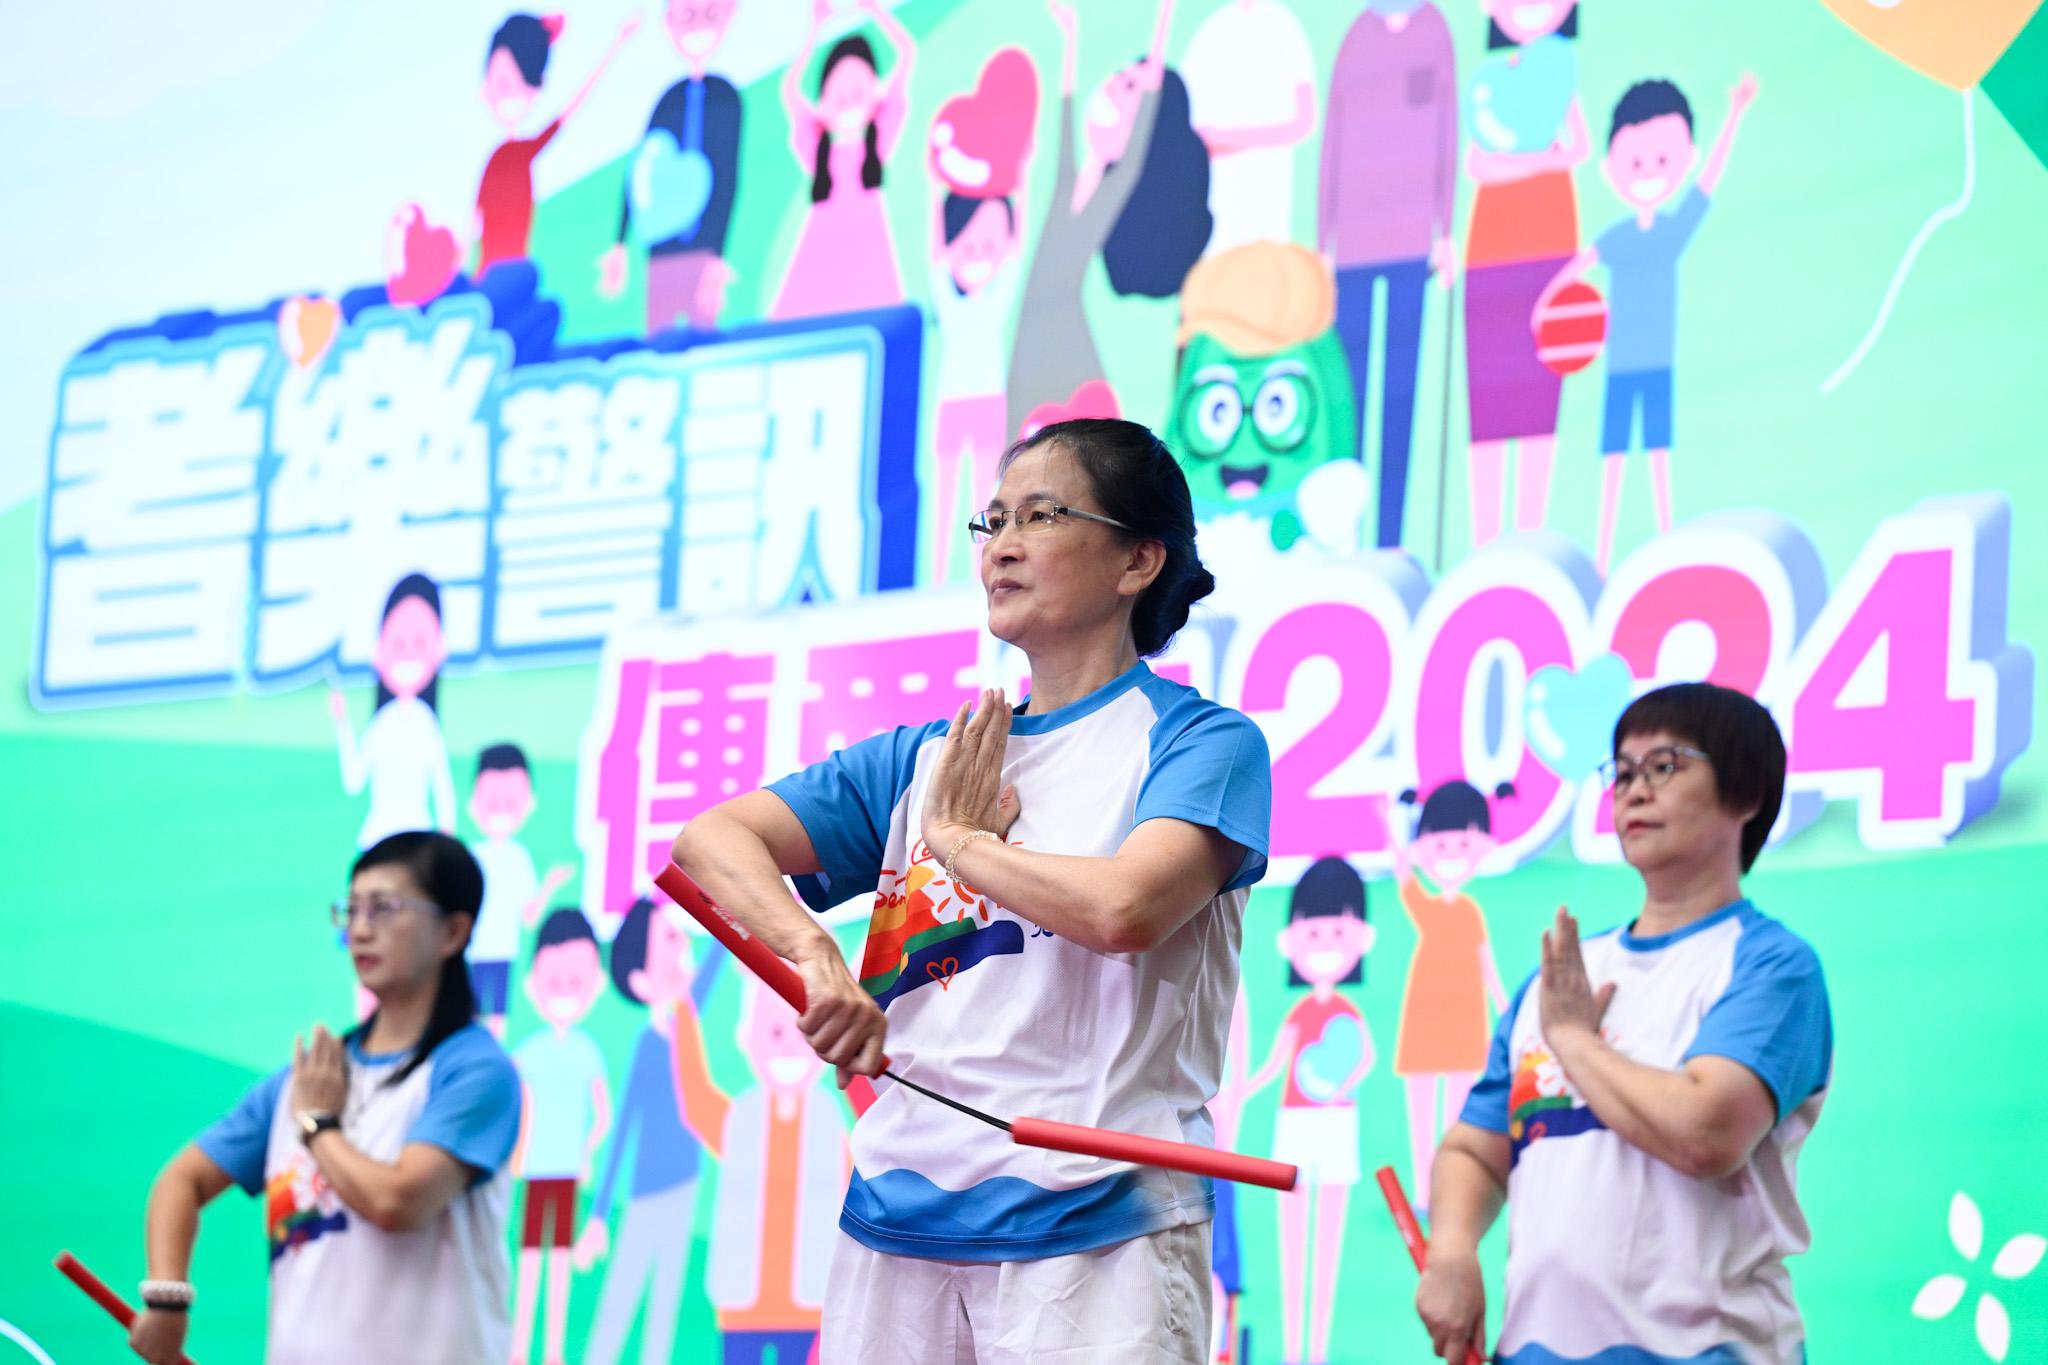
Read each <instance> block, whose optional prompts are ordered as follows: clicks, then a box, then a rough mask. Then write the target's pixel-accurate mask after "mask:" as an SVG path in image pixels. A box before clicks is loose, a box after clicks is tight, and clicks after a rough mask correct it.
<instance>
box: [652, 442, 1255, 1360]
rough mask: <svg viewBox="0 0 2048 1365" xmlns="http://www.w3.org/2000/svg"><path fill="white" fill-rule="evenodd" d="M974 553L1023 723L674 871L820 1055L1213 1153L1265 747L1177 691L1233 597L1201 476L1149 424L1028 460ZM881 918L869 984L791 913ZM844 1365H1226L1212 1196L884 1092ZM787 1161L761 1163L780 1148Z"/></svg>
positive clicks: (743, 814) (906, 732)
mask: <svg viewBox="0 0 2048 1365" xmlns="http://www.w3.org/2000/svg"><path fill="white" fill-rule="evenodd" d="M997 478H998V483H997V487H996V490H995V494H994V496H993V497H992V498H991V499H990V500H989V504H988V508H987V510H986V511H984V512H983V513H981V514H980V515H979V516H977V517H975V518H974V519H973V521H972V522H971V523H970V527H969V529H970V530H971V531H972V533H973V535H974V538H975V539H976V540H977V541H979V542H980V544H981V581H982V586H983V588H984V589H985V591H986V594H987V598H988V627H989V630H990V632H991V633H993V634H994V635H995V636H996V637H997V638H999V639H1002V640H1005V641H1008V642H1009V643H1010V644H1012V645H1014V646H1016V647H1017V648H1019V649H1021V650H1022V651H1023V652H1024V654H1025V655H1026V657H1027V658H1028V660H1029V663H1030V670H1031V689H1032V690H1031V695H1030V696H1029V697H1028V698H1027V699H1026V700H1025V701H1024V702H1023V703H1022V704H1020V705H1018V706H1017V707H1015V708H1012V706H1011V705H1010V703H1009V702H1008V701H1007V700H1006V699H1005V698H1004V697H1003V695H1002V694H1001V693H1000V692H984V693H983V694H982V696H981V699H980V703H979V705H978V706H977V707H975V708H974V709H973V710H972V711H971V712H970V709H969V707H968V706H966V705H963V706H961V707H960V709H959V710H958V711H957V712H956V713H955V714H954V715H953V717H952V718H951V719H950V721H949V720H945V719H938V720H934V721H933V722H932V723H930V724H928V725H920V726H911V727H905V728H902V729H898V730H894V731H890V732H887V733H884V734H881V735H877V736H875V737H874V738H872V739H869V740H865V741H863V742H862V743H859V744H855V745H853V746H851V747H849V748H847V749H845V750H842V751H841V752H839V753H837V754H834V755H833V756H832V757H831V758H828V759H826V760H825V761H824V762H822V763H819V764H816V765H814V766H813V767H810V768H808V769H805V770H804V771H802V772H799V773H796V774H794V775H792V776H790V777H787V778H784V779H783V780H781V781H779V782H776V783H774V784H773V785H772V786H770V787H768V788H767V789H765V790H762V791H757V792H752V793H749V794H746V795H743V796H739V797H736V798H734V799H733V800H731V801H728V802H726V803H725V804H723V805H721V806H718V807H715V808H714V809H712V810H711V811H709V812H707V813H705V814H704V815H701V816H699V817H698V818H697V819H696V820H694V821H692V822H691V823H690V824H689V826H688V827H687V828H685V829H684V831H683V833H682V834H681V835H680V836H679V837H678V838H677V840H676V849H675V853H676V859H677V861H678V862H679V863H681V865H682V866H683V868H684V870H686V871H687V872H689V873H690V874H691V875H692V876H693V877H695V878H696V879H697V880H698V881H699V882H700V883H701V884H702V885H703V886H704V888H705V890H707V891H708V892H710V894H711V895H712V897H713V898H714V899H716V900H718V901H720V902H721V903H723V905H724V906H725V907H726V908H727V909H728V910H729V911H730V912H731V913H732V914H733V915H734V916H735V917H736V918H737V919H739V920H740V921H741V922H742V923H743V924H745V925H746V927H747V928H748V929H750V930H751V931H752V932H754V933H755V934H757V935H759V936H760V937H761V938H762V939H763V940H765V941H766V942H767V944H768V945H769V946H770V947H771V948H773V949H775V951H777V952H778V953H780V954H781V955H782V956H783V957H785V958H788V959H789V960H790V961H791V962H793V963H794V964H795V965H796V967H797V969H798V971H799V972H800V973H801V974H802V976H803V979H804V986H805V989H806V992H807V994H808V1000H809V1008H808V1009H807V1010H806V1011H805V1013H804V1015H803V1017H802V1018H801V1019H800V1020H799V1021H798V1027H799V1028H800V1029H801V1030H802V1031H803V1033H804V1034H805V1036H806V1037H807V1038H808V1039H809V1041H810V1042H811V1044H812V1046H813V1047H814V1048H816V1050H817V1052H818V1054H819V1055H820V1056H821V1057H823V1058H824V1059H825V1060H826V1061H827V1062H830V1063H832V1064H834V1065H835V1066H837V1067H838V1068H839V1069H840V1076H841V1082H842V1084H843V1083H844V1081H845V1078H846V1076H847V1075H848V1074H849V1073H859V1074H862V1075H870V1076H871V1075H874V1074H876V1073H877V1071H878V1070H879V1069H880V1067H881V1065H882V1059H883V1055H884V1049H885V1037H884V1035H885V1034H886V1050H887V1053H888V1056H889V1058H890V1061H891V1064H892V1066H893V1068H894V1069H895V1070H898V1071H900V1072H902V1073H903V1074H904V1075H905V1076H907V1077H908V1078H909V1079H910V1080H912V1081H915V1082H917V1083H919V1084H923V1085H929V1086H931V1087H933V1088H935V1089H938V1090H940V1091H943V1092H944V1093H945V1094H947V1095H949V1096H952V1097H954V1098H957V1099H959V1100H962V1101H964V1102H966V1103H968V1104H971V1105H975V1106H977V1107H981V1108H984V1109H988V1110H993V1111H996V1112H999V1113H1026V1114H1033V1115H1039V1116H1043V1117H1046V1118H1051V1119H1059V1120H1065V1121H1067V1122H1072V1123H1083V1124H1094V1125H1100V1126H1104V1127H1109V1128H1116V1129H1122V1130H1125V1131H1129V1132H1134V1133H1141V1134H1145V1135H1148V1136H1153V1137H1160V1138H1167V1139H1172V1140H1175V1141H1186V1142H1199V1143H1208V1142H1211V1141H1213V1129H1212V1126H1211V1123H1210V1120H1209V1115H1208V1112H1207V1110H1206V1109H1205V1107H1204V1106H1205V1105H1206V1104H1207V1102H1208V1101H1209V1100H1210V1098H1211V1097H1212V1096H1214V1094H1215V1093H1216V1089H1217V1083H1218V1079H1219V1076H1220V1073H1221V1068H1222V1061H1223V1048H1224V1037H1225V1034H1226V1032H1227V1030H1228V1027H1229V1023H1230V1013H1231V1005H1232V1002H1233V998H1234V994H1235V991H1236V989H1237V959H1238V943H1239V938H1240V932H1241V927H1242V926H1241V921H1242V915H1243V910H1244V903H1245V899H1246V896H1247V894H1248V888H1249V887H1250V885H1251V884H1252V883H1253V882H1254V881H1256V880H1258V878H1259V877H1260V876H1261V875H1262V874H1263V872H1264V870H1265V863H1266V857H1265V855H1266V843H1267V824H1268V815H1269V812H1270V808H1271V797H1272V790H1271V788H1272V774H1271V770H1270V767H1269V765H1268V760H1267V756H1266V745H1265V741H1264V739H1263V737H1262V736H1261V735H1260V733H1259V731H1258V729H1257V728H1256V727H1255V726H1253V725H1252V723H1251V722H1250V721H1249V720H1248V719H1246V718H1245V717H1244V716H1243V715H1242V714H1240V713H1239V712H1236V711H1232V710H1230V709H1228V708H1226V707H1222V706H1218V705H1216V704H1215V703H1213V702H1210V701H1206V700H1204V699H1203V698H1201V697H1200V696H1198V695H1197V694H1196V693H1195V692H1194V691H1193V690H1192V689H1191V688H1187V687H1182V686H1180V685H1178V684H1176V683H1172V682H1169V681H1167V680H1165V679H1163V678H1161V677H1159V676H1158V675H1156V674H1154V673H1153V672H1152V670H1151V669H1150V668H1148V667H1147V666H1146V664H1145V662H1144V660H1145V658H1146V657H1148V656H1150V655H1154V654H1157V653H1159V652H1160V651H1162V650H1163V649H1165V648H1166V646H1167V643H1168V642H1169V641H1170V640H1171V639H1172V637H1173V635H1174V633H1175V632H1176V631H1177V630H1179V629H1180V628H1181V627H1182V626H1183V625H1185V624H1186V622H1187V617H1188V608H1189V606H1190V604H1191V603H1193V602H1195V601H1196V600H1198V599H1200V598H1202V597H1204V596H1206V595H1207V594H1208V593H1209V592H1210V591H1211V590H1212V588H1213V587H1214V586H1215V584H1214V580H1213V579H1212V578H1211V577H1210V576H1209V573H1208V571H1207V570H1205V569H1204V568H1203V567H1202V565H1201V562H1200V561H1199V560H1198V559H1197V558H1196V555H1195V523H1194V514H1193V510H1192V507H1191V504H1190V502H1189V498H1188V489H1187V483H1186V480H1185V479H1184V478H1183V477H1182V475H1181V471H1180V468H1179V466H1178V465H1177V464H1175V462H1174V459H1173V457H1172V455H1171V454H1169V453H1168V451H1167V450H1166V447H1165V446H1164V445H1162V444H1161V443H1160V441H1159V440H1158V438H1157V437H1155V436H1154V435H1153V434H1152V433H1151V432H1150V431H1148V430H1146V429H1145V428H1144V427H1141V426H1138V425H1136V424H1134V423H1130V422H1119V421H1107V420H1087V421H1071V422H1061V423H1056V424H1054V425H1051V426H1048V427H1046V428H1044V429H1043V430H1041V431H1040V432H1038V433H1037V434H1036V435H1034V436H1033V437H1031V438H1030V439H1029V440H1026V441H1023V442H1020V443H1019V444H1018V445H1016V446H1015V447H1013V448H1012V449H1011V450H1010V452H1009V454H1008V455H1007V456H1006V457H1005V458H1004V461H1003V463H1002V465H1001V467H1000V468H999V470H998V473H997ZM784 875H789V876H792V877H794V878H795V879H796V883H797V886H798V889H799V890H800V891H801V892H802V893H803V896H804V899H805V901H806V902H807V903H808V904H809V905H810V907H811V908H812V909H814V910H824V909H826V908H827V907H829V906H832V905H835V904H837V903H839V902H841V901H844V900H846V899H848V898H850V897H853V896H856V895H868V896H872V897H873V898H874V911H873V916H872V919H871V921H870V925H869V929H868V940H867V947H866V951H865V953H864V954H863V956H862V960H861V962H860V963H859V965H858V967H857V968H856V969H849V967H848V964H847V963H846V961H845V960H844V959H843V958H842V957H841V955H840V953H839V949H838V947H837V945H836V944H835V943H834V941H833V939H832V938H831V936H830V935H829V934H827V933H826V932H825V931H824V930H822V929H820V928H819V927H818V926H817V925H816V923H815V922H814V921H813V920H812V919H811V918H810V916H808V915H806V914H805V913H804V912H803V911H802V910H801V909H800V908H798V907H797V906H796V905H794V904H793V903H792V902H791V900H790V898H789V893H788V890H787V889H786V888H785V887H784V886H783V883H782V877H783V876H784ZM877 1089H878V1092H879V1096H880V1098H879V1099H878V1100H877V1101H876V1102H875V1104H874V1106H873V1107H872V1108H871V1109H869V1110H868V1111H867V1113H866V1114H865V1115H863V1116H862V1118H861V1120H860V1123H859V1124H858V1126H856V1128H855V1129H854V1134H853V1142H852V1153H853V1163H854V1172H853V1177H852V1180H851V1183H850V1186H849V1188H848V1190H847V1195H846V1202H845V1207H844V1210H843V1212H842V1214H841V1217H840V1229H841V1236H840V1238H839V1240H838V1243H837V1246H836V1248H835V1249H834V1251H833V1260H832V1266H831V1271H830V1274H829V1276H828V1279H827V1284H826V1288H825V1293H824V1299H825V1302H824V1305H823V1308H824V1343H823V1358H824V1359H826V1360H829V1361H832V1362H834V1363H835V1365H855V1363H856V1362H868V1361H877V1362H879V1361H888V1362H897V1361H903V1360H918V1359H943V1360H949V1361H976V1360H979V1361H991V1360H1017V1361H1024V1360H1040V1359H1046V1360H1052V1359H1059V1360H1078V1359H1094V1360H1172V1361H1188V1362H1197V1361H1201V1360H1203V1359H1204V1358H1205V1343H1206V1342H1207V1339H1208V1327H1207V1319H1208V1316H1209V1289H1208V1284H1209V1265H1208V1261H1209V1236H1208V1229H1207V1228H1206V1227H1204V1226H1203V1224H1205V1223H1206V1222H1207V1221H1208V1219H1209V1218H1210V1216H1211V1210H1212V1208H1213V1197H1212V1195H1211V1192H1210V1190H1209V1189H1208V1187H1207V1182H1206V1181H1204V1180H1201V1179H1199V1178H1195V1177H1189V1176H1182V1175H1177V1174H1173V1173H1169V1172H1166V1171H1161V1170H1157V1169H1150V1168H1135V1169H1134V1168H1132V1167H1130V1166H1128V1165H1121V1164H1118V1163H1112V1162H1105V1161H1099V1160H1096V1159H1094V1158H1091V1157H1081V1156H1073V1155H1068V1154H1065V1153H1058V1152H1047V1151H1041V1150H1035V1149H1031V1148H1025V1147H1017V1146H1014V1145H1012V1144H1010V1143H1008V1142H1005V1141H1003V1140H1002V1138H1001V1137H1000V1136H997V1135H994V1134H991V1133H990V1132H989V1130H988V1129H986V1128H985V1127H983V1126H981V1125H980V1124H978V1123H976V1122H975V1121H974V1120H972V1119H969V1118H965V1117H963V1116H961V1115H959V1114H956V1113H955V1112H954V1111H953V1110H951V1109H947V1108H944V1107H942V1106H940V1105H937V1104H934V1103H932V1102H930V1101H928V1100H925V1099H922V1098H920V1097H918V1096H916V1095H913V1094H911V1093H910V1092H909V1091H908V1090H907V1089H905V1088H904V1087H900V1086H897V1085H896V1084H894V1083H893V1082H891V1081H888V1080H886V1079H884V1080H883V1081H881V1082H880V1083H879V1085H878V1087H877ZM774 1141H775V1138H774V1135H773V1134H771V1135H770V1137H769V1143H770V1145H771V1146H772V1145H773V1143H774Z"/></svg>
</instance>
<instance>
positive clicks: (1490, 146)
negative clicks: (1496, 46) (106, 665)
mask: <svg viewBox="0 0 2048 1365" xmlns="http://www.w3.org/2000/svg"><path fill="white" fill-rule="evenodd" d="M1578 85H1579V62H1578V58H1577V57H1576V56H1574V55H1573V53H1572V45H1571V44H1570V43H1569V42H1567V41H1565V40H1564V39H1563V38H1560V37H1558V36H1557V35H1556V34H1552V35H1551V36H1550V37H1548V38H1539V39H1537V40H1536V41H1535V42H1533V43H1531V44H1529V45H1528V46H1527V47H1524V48H1516V49H1510V50H1509V51H1505V52H1502V53H1500V54H1499V55H1498V56H1495V57H1492V58H1489V59H1488V60H1486V61H1484V62H1481V63H1480V65H1479V70H1478V71H1476V72H1475V73H1473V76H1472V84H1471V85H1470V86H1469V87H1467V91H1466V96H1465V119H1466V126H1467V127H1469V128H1470V129H1471V130H1472V136H1473V137H1474V138H1475V139H1476V140H1477V141H1478V143H1479V145H1480V146H1482V147H1484V148H1486V149H1487V150H1488V151H1492V152H1540V151H1542V150H1543V149H1544V148H1546V147H1548V146H1550V145H1551V144H1552V143H1553V142H1556V141H1557V139H1558V137H1559V135H1560V134H1561V133H1562V131H1563V129H1564V116H1565V114H1566V112H1567V111H1568V110H1570V108H1571V105H1572V96H1573V95H1575V94H1577V93H1578Z"/></svg>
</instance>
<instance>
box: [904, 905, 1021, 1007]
mask: <svg viewBox="0 0 2048 1365" xmlns="http://www.w3.org/2000/svg"><path fill="white" fill-rule="evenodd" d="M1023 951H1024V929H1023V926H1022V925H1020V924H1018V923H1017V921H1015V920H1013V919H999V920H997V921H996V922H995V923H994V924H991V925H989V926H988V927H987V928H986V929H976V930H975V931H974V932H972V933H968V934H961V935H958V936H957V937H954V938H948V939H941V940H940V941H939V942H937V943H928V944H926V945H925V946H924V947H922V948H919V949H918V950H917V951H916V952H914V953H912V954H911V955H910V957H909V959H908V960H907V961H905V962H904V964H903V970H902V972H901V973H900V974H898V976H897V977H896V979H895V980H894V981H892V982H890V983H889V988H888V989H887V990H885V991H883V992H882V993H881V994H879V995H877V996H876V997H875V1003H876V1004H877V1005H880V1006H881V1007H882V1008H883V1009H887V1008H889V1002H890V1001H891V1000H894V999H896V997H898V996H900V995H908V994H910V992H912V991H914V990H917V989H918V988H919V987H923V986H930V987H935V988H939V989H944V988H945V987H947V986H950V985H951V984H952V981H953V978H954V977H956V976H958V975H959V974H960V973H962V972H964V971H966V970H967V969H968V968H969V967H972V966H974V965H975V964H976V963H978V962H984V961H986V960H987V959H989V958H991V957H997V956H1000V955H1002V954H1004V953H1021V952H1023Z"/></svg>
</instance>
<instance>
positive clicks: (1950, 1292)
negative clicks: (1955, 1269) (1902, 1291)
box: [1913, 1275, 1964, 1322]
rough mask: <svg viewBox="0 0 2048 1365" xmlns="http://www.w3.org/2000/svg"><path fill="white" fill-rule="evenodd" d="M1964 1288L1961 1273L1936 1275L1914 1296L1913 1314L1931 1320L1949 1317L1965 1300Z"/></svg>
mask: <svg viewBox="0 0 2048 1365" xmlns="http://www.w3.org/2000/svg"><path fill="white" fill-rule="evenodd" d="M1963 1288H1964V1286H1963V1277H1962V1276H1960V1275H1936V1276H1935V1277H1934V1278H1933V1279H1931V1280H1929V1281H1928V1282H1927V1283H1926V1284H1923V1285H1921V1286H1920V1292H1919V1293H1917V1294H1915V1295H1914V1296H1913V1316H1914V1317H1916V1318H1926V1319H1927V1320H1928V1321H1930V1322H1932V1321H1934V1320H1935V1319H1936V1318H1945V1317H1947V1316H1948V1315H1949V1314H1950V1313H1953V1312H1954V1311H1955V1308H1956V1305H1957V1304H1959V1303H1961V1302H1962V1301H1963Z"/></svg>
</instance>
